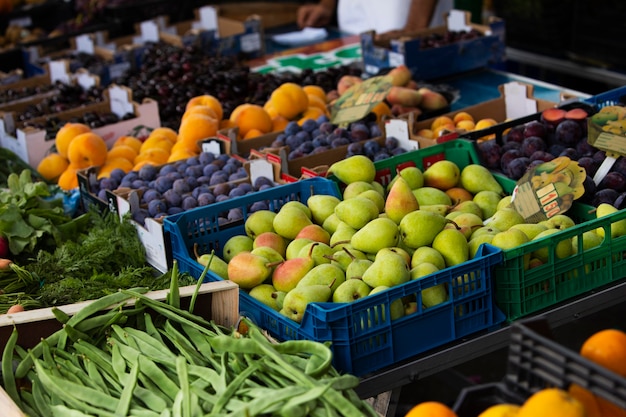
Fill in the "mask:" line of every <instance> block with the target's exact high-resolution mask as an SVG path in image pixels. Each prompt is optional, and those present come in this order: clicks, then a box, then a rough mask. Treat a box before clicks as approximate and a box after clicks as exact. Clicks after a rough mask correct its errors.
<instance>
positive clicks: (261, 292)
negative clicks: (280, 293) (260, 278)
mask: <svg viewBox="0 0 626 417" xmlns="http://www.w3.org/2000/svg"><path fill="white" fill-rule="evenodd" d="M274 292H276V290H275V289H274V287H273V286H272V285H271V284H260V285H257V286H256V287H254V288H252V289H251V290H250V291H249V292H248V294H249V295H250V297H252V298H254V299H255V300H257V301H258V302H260V303H261V304H265V305H266V306H268V307H269V308H271V309H272V310H275V311H279V310H280V308H278V303H277V302H276V298H274V297H273V296H272V294H274Z"/></svg>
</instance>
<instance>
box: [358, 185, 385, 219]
mask: <svg viewBox="0 0 626 417" xmlns="http://www.w3.org/2000/svg"><path fill="white" fill-rule="evenodd" d="M357 197H363V198H369V199H370V200H372V202H373V203H374V204H376V207H377V208H378V212H379V213H382V212H383V211H385V197H384V196H383V195H382V194H380V193H379V192H378V191H376V190H374V189H372V190H367V191H363V192H362V193H361V194H359V195H358V196H357Z"/></svg>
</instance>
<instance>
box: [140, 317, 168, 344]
mask: <svg viewBox="0 0 626 417" xmlns="http://www.w3.org/2000/svg"><path fill="white" fill-rule="evenodd" d="M143 322H144V328H145V331H146V333H148V334H149V335H150V336H151V337H153V338H155V339H156V340H158V341H159V342H160V343H163V339H162V338H161V333H159V330H158V329H157V328H156V326H155V325H154V321H153V320H152V316H151V315H150V314H149V313H144V314H143Z"/></svg>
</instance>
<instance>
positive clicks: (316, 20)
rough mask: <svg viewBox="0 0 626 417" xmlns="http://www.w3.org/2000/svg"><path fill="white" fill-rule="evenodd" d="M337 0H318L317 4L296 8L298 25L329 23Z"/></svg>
mask: <svg viewBox="0 0 626 417" xmlns="http://www.w3.org/2000/svg"><path fill="white" fill-rule="evenodd" d="M336 6H337V0H320V2H319V3H318V4H307V5H304V6H301V7H300V8H299V9H298V15H297V19H298V26H299V27H301V28H304V27H322V26H326V25H328V24H329V23H330V21H331V20H332V18H333V15H334V13H335V8H336Z"/></svg>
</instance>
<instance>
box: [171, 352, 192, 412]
mask: <svg viewBox="0 0 626 417" xmlns="http://www.w3.org/2000/svg"><path fill="white" fill-rule="evenodd" d="M176 373H177V374H178V385H179V386H180V394H181V397H182V403H181V410H182V415H183V416H185V417H191V393H190V391H189V374H188V372H187V361H186V360H185V358H184V357H182V356H178V357H177V358H176ZM174 402H176V401H174Z"/></svg>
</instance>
